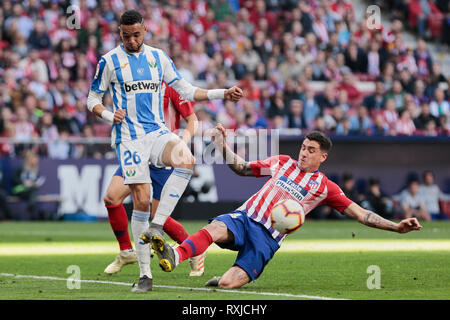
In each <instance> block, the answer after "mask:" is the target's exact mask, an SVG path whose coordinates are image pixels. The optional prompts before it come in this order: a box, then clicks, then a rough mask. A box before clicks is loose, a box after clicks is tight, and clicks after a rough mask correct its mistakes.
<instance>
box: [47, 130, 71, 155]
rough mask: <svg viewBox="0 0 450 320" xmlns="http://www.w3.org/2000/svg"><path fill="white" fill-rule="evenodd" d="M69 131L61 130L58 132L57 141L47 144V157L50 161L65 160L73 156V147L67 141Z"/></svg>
mask: <svg viewBox="0 0 450 320" xmlns="http://www.w3.org/2000/svg"><path fill="white" fill-rule="evenodd" d="M68 138H69V131H67V130H66V129H62V130H60V131H59V138H58V140H51V141H49V142H48V156H49V158H51V159H59V160H65V159H69V158H70V157H72V156H73V155H74V149H73V145H72V144H71V143H69V142H68V141H67V139H68Z"/></svg>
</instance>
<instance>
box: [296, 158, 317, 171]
mask: <svg viewBox="0 0 450 320" xmlns="http://www.w3.org/2000/svg"><path fill="white" fill-rule="evenodd" d="M296 162H297V168H299V169H300V171H302V168H301V167H300V166H299V164H298V161H296ZM317 172H319V170H316V171H313V172H312V173H317Z"/></svg>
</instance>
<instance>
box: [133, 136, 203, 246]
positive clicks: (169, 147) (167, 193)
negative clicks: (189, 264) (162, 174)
mask: <svg viewBox="0 0 450 320" xmlns="http://www.w3.org/2000/svg"><path fill="white" fill-rule="evenodd" d="M161 161H162V163H164V164H165V165H167V166H171V167H173V168H174V170H173V171H172V173H171V175H170V177H169V178H168V179H167V181H166V183H165V184H164V187H163V189H162V191H161V200H160V203H159V205H158V208H157V209H156V213H155V217H154V218H153V220H152V223H151V224H150V226H149V228H148V229H147V231H145V232H143V233H142V236H141V239H142V240H143V241H144V243H149V242H150V241H151V242H152V246H153V247H155V246H156V247H157V248H158V250H159V251H162V250H163V247H164V244H165V240H164V232H163V226H164V224H165V222H166V220H167V218H168V217H169V216H170V215H171V214H172V211H173V209H174V208H175V206H176V204H177V203H178V200H179V199H180V198H181V196H182V194H183V192H184V190H185V189H186V187H187V185H188V183H189V180H190V179H191V176H192V174H193V170H192V169H193V168H194V163H195V158H194V156H193V155H192V153H191V151H190V150H189V148H188V147H187V145H186V143H184V142H183V141H181V140H180V139H174V140H171V141H169V142H168V143H167V144H166V146H165V147H164V151H163V152H162V155H161ZM154 250H155V249H154Z"/></svg>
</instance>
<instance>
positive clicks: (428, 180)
mask: <svg viewBox="0 0 450 320" xmlns="http://www.w3.org/2000/svg"><path fill="white" fill-rule="evenodd" d="M419 194H420V195H421V196H422V197H423V202H424V204H425V209H426V210H427V211H428V212H429V213H430V216H431V219H432V220H448V217H447V216H446V215H445V214H444V213H442V211H441V209H440V205H439V201H450V195H448V194H445V193H443V192H442V191H441V190H440V188H439V186H438V185H437V184H436V183H435V182H434V173H433V172H432V171H430V170H427V171H425V172H424V173H423V175H422V184H421V185H420V186H419Z"/></svg>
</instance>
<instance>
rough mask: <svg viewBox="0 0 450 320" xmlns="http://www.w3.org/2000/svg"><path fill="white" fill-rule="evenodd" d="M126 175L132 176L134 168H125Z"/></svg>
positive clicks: (134, 171) (134, 172)
mask: <svg viewBox="0 0 450 320" xmlns="http://www.w3.org/2000/svg"><path fill="white" fill-rule="evenodd" d="M125 174H126V176H127V177H134V176H135V175H136V170H135V169H134V168H131V169H127V170H125Z"/></svg>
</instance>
